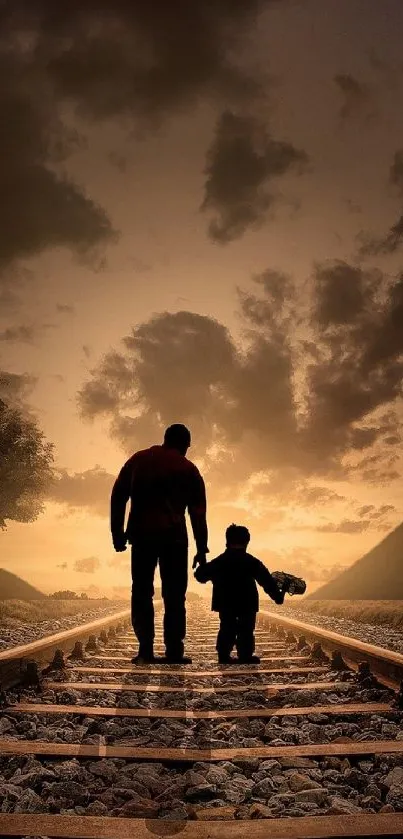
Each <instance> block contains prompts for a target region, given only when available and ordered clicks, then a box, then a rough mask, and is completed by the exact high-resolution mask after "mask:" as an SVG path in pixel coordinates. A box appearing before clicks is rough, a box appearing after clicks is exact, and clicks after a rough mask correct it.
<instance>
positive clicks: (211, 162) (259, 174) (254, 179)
mask: <svg viewBox="0 0 403 839" xmlns="http://www.w3.org/2000/svg"><path fill="white" fill-rule="evenodd" d="M307 160H308V158H307V155H306V154H305V152H303V151H301V150H299V149H296V148H295V147H294V146H293V145H291V144H290V143H286V142H283V141H279V140H275V139H273V138H272V137H271V136H270V135H269V134H268V133H267V131H266V130H265V128H264V126H263V124H262V123H261V122H259V121H258V120H257V119H255V118H254V117H252V116H244V115H242V114H236V113H233V112H231V111H229V110H226V111H223V113H222V114H221V115H220V117H219V119H218V121H217V125H216V131H215V136H214V138H213V141H212V143H211V146H210V148H209V150H208V152H207V163H206V170H205V174H206V183H205V195H204V200H203V203H202V205H201V209H202V211H203V212H207V213H209V214H210V215H211V214H213V219H212V221H211V222H210V225H209V228H208V232H209V236H210V238H211V239H212V240H213V241H214V242H219V243H220V244H226V243H228V242H231V241H233V240H235V239H238V238H240V237H241V236H242V235H243V234H244V233H245V232H246V231H247V230H248V229H250V228H251V229H254V228H257V227H258V226H259V225H261V223H262V222H263V221H264V220H265V218H266V217H267V215H268V213H269V211H270V210H271V209H272V208H273V207H274V206H275V203H276V200H277V199H276V194H275V192H273V191H270V192H269V191H268V190H267V187H268V186H269V184H270V186H271V187H273V186H274V184H273V180H274V179H277V178H279V177H281V176H283V175H285V174H286V173H287V172H289V171H295V172H297V173H300V172H301V171H302V170H303V168H304V165H305V164H306V163H307Z"/></svg>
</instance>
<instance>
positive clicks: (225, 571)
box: [195, 548, 284, 613]
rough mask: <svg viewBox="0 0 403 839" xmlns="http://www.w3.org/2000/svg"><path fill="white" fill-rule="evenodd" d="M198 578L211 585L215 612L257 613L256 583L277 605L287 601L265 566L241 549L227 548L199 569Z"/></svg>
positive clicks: (212, 605) (197, 570)
mask: <svg viewBox="0 0 403 839" xmlns="http://www.w3.org/2000/svg"><path fill="white" fill-rule="evenodd" d="M195 577H196V580H198V581H199V583H207V582H208V581H209V580H211V581H212V583H213V599H212V604H211V609H212V611H213V612H222V611H226V610H231V611H232V610H235V611H236V612H240V613H244V612H258V611H259V594H258V590H257V585H256V583H259V585H261V586H262V588H263V589H264V591H265V592H266V594H268V595H269V596H270V597H271V598H272V600H274V602H275V603H279V604H281V603H283V601H284V594H283V593H282V592H281V591H280V589H279V587H278V585H277V583H276V581H275V580H274V579H273V577H272V575H271V574H270V571H268V570H267V568H266V566H265V565H263V562H261V561H260V559H256V557H254V556H252V555H251V554H248V553H246V552H245V551H244V550H241V549H239V548H227V550H226V551H224V553H223V554H220V556H217V557H216V558H215V559H213V560H211V562H206V564H205V565H199V567H198V568H197V569H196V571H195Z"/></svg>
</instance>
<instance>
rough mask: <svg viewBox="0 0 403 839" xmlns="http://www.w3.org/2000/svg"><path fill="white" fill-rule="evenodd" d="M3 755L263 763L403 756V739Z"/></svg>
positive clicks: (30, 746) (39, 747) (18, 747)
mask: <svg viewBox="0 0 403 839" xmlns="http://www.w3.org/2000/svg"><path fill="white" fill-rule="evenodd" d="M0 754H3V755H4V754H12V755H17V754H22V755H47V756H48V757H52V756H55V757H60V756H63V757H100V758H102V757H105V758H127V759H131V760H156V761H158V762H160V763H161V762H162V763H163V762H164V761H180V762H186V763H194V762H195V761H199V760H203V761H209V762H214V761H217V760H231V761H234V760H239V761H242V760H249V759H250V758H254V757H258V758H263V759H264V760H269V759H271V758H278V757H292V758H294V757H349V756H350V757H351V756H355V755H379V754H385V755H386V754H403V741H402V740H364V741H360V742H356V741H355V742H351V743H320V744H318V743H312V745H309V746H254V747H249V746H248V747H246V748H244V747H242V746H239V747H237V748H228V749H225V748H223V749H198V748H161V747H160V746H158V747H157V748H153V747H151V746H150V747H146V746H105V745H103V744H99V745H97V746H93V745H87V744H81V743H48V742H41V741H39V740H0Z"/></svg>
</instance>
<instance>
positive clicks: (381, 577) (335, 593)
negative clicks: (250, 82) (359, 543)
mask: <svg viewBox="0 0 403 839" xmlns="http://www.w3.org/2000/svg"><path fill="white" fill-rule="evenodd" d="M306 599H307V600H308V599H309V600H403V523H402V524H399V526H398V527H396V529H395V530H392V532H391V533H389V534H388V536H386V537H385V539H382V542H379V544H378V545H376V546H375V548H372V550H371V551H369V552H368V553H366V554H364V556H362V557H361V559H358V560H357V562H355V563H354V564H353V565H351V567H350V568H347V569H346V570H345V571H343V572H342V573H341V574H339V576H338V577H336V578H335V579H334V580H329V582H328V583H325V585H323V586H321V587H320V588H319V589H317V591H315V592H313V594H310V595H308V597H307V598H306Z"/></svg>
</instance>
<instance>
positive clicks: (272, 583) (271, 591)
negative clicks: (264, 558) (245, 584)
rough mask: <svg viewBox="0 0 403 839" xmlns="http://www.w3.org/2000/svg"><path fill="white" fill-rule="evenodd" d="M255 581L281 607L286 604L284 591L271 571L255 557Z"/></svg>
mask: <svg viewBox="0 0 403 839" xmlns="http://www.w3.org/2000/svg"><path fill="white" fill-rule="evenodd" d="M254 569H255V574H254V575H255V580H256V582H257V583H259V585H260V586H262V588H263V589H264V591H265V592H266V594H268V595H269V597H271V599H272V600H274V602H275V603H277V605H278V606H281V605H282V604H283V603H284V591H282V589H281V588H280V587H279V586H278V584H277V582H276V580H275V579H274V577H272V575H271V574H270V571H268V569H267V568H266V566H265V565H263V562H261V561H260V559H256V558H255V557H254Z"/></svg>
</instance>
